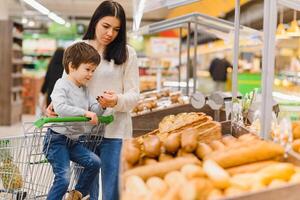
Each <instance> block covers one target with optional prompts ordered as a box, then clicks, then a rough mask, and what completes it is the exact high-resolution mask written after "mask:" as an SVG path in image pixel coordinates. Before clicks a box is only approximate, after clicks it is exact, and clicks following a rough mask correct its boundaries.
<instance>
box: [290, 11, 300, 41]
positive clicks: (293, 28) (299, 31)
mask: <svg viewBox="0 0 300 200" xmlns="http://www.w3.org/2000/svg"><path fill="white" fill-rule="evenodd" d="M287 34H288V35H289V36H300V28H299V25H298V21H297V11H296V10H294V19H293V21H291V25H290V27H289V28H288V30H287Z"/></svg>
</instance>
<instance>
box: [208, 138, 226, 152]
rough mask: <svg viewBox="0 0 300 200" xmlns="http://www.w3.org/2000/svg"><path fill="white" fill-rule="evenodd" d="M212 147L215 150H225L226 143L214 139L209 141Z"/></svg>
mask: <svg viewBox="0 0 300 200" xmlns="http://www.w3.org/2000/svg"><path fill="white" fill-rule="evenodd" d="M209 145H210V147H211V148H212V149H213V150H214V151H219V150H223V149H225V145H224V144H223V143H222V142H220V141H218V140H213V141H211V142H210V143H209Z"/></svg>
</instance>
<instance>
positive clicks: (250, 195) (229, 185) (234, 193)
mask: <svg viewBox="0 0 300 200" xmlns="http://www.w3.org/2000/svg"><path fill="white" fill-rule="evenodd" d="M221 127H222V128H221ZM230 127H231V126H230V122H222V123H219V122H215V121H213V120H212V117H210V116H208V115H205V114H204V113H201V112H194V113H181V114H178V115H175V116H174V115H169V116H166V117H164V118H163V119H162V120H161V122H160V123H159V125H158V126H157V127H156V129H154V131H152V132H150V133H148V134H145V135H143V136H140V137H136V138H133V139H130V140H126V141H125V142H124V145H123V147H122V157H121V158H122V160H121V166H120V169H121V170H120V172H121V174H120V183H121V187H120V189H121V191H120V193H121V197H122V199H123V200H127V199H128V200H129V199H130V200H135V199H136V200H137V199H138V200H140V199H157V200H160V199H162V200H166V199H172V200H173V199H177V200H187V199H203V200H213V199H214V200H225V199H226V200H265V199H272V200H282V199H285V200H296V199H299V195H300V159H298V154H293V153H294V152H289V153H288V154H287V156H285V151H284V148H283V147H282V146H281V145H279V144H276V143H274V142H271V141H265V140H262V139H261V138H260V137H258V136H257V135H256V134H245V133H247V132H248V131H247V129H244V128H240V127H238V128H235V126H233V136H232V135H228V134H225V135H224V130H226V129H228V130H229V129H230ZM228 130H227V131H228Z"/></svg>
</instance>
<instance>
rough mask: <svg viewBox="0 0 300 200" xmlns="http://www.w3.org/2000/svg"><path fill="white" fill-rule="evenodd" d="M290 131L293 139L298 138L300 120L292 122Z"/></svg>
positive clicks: (299, 136) (299, 135) (299, 134)
mask: <svg viewBox="0 0 300 200" xmlns="http://www.w3.org/2000/svg"><path fill="white" fill-rule="evenodd" d="M292 132H293V138H294V139H298V138H300V121H297V122H293V123H292Z"/></svg>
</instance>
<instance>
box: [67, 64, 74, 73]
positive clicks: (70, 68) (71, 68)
mask: <svg viewBox="0 0 300 200" xmlns="http://www.w3.org/2000/svg"><path fill="white" fill-rule="evenodd" d="M68 68H69V72H73V71H74V70H75V69H74V67H73V65H72V62H69V65H68Z"/></svg>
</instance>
